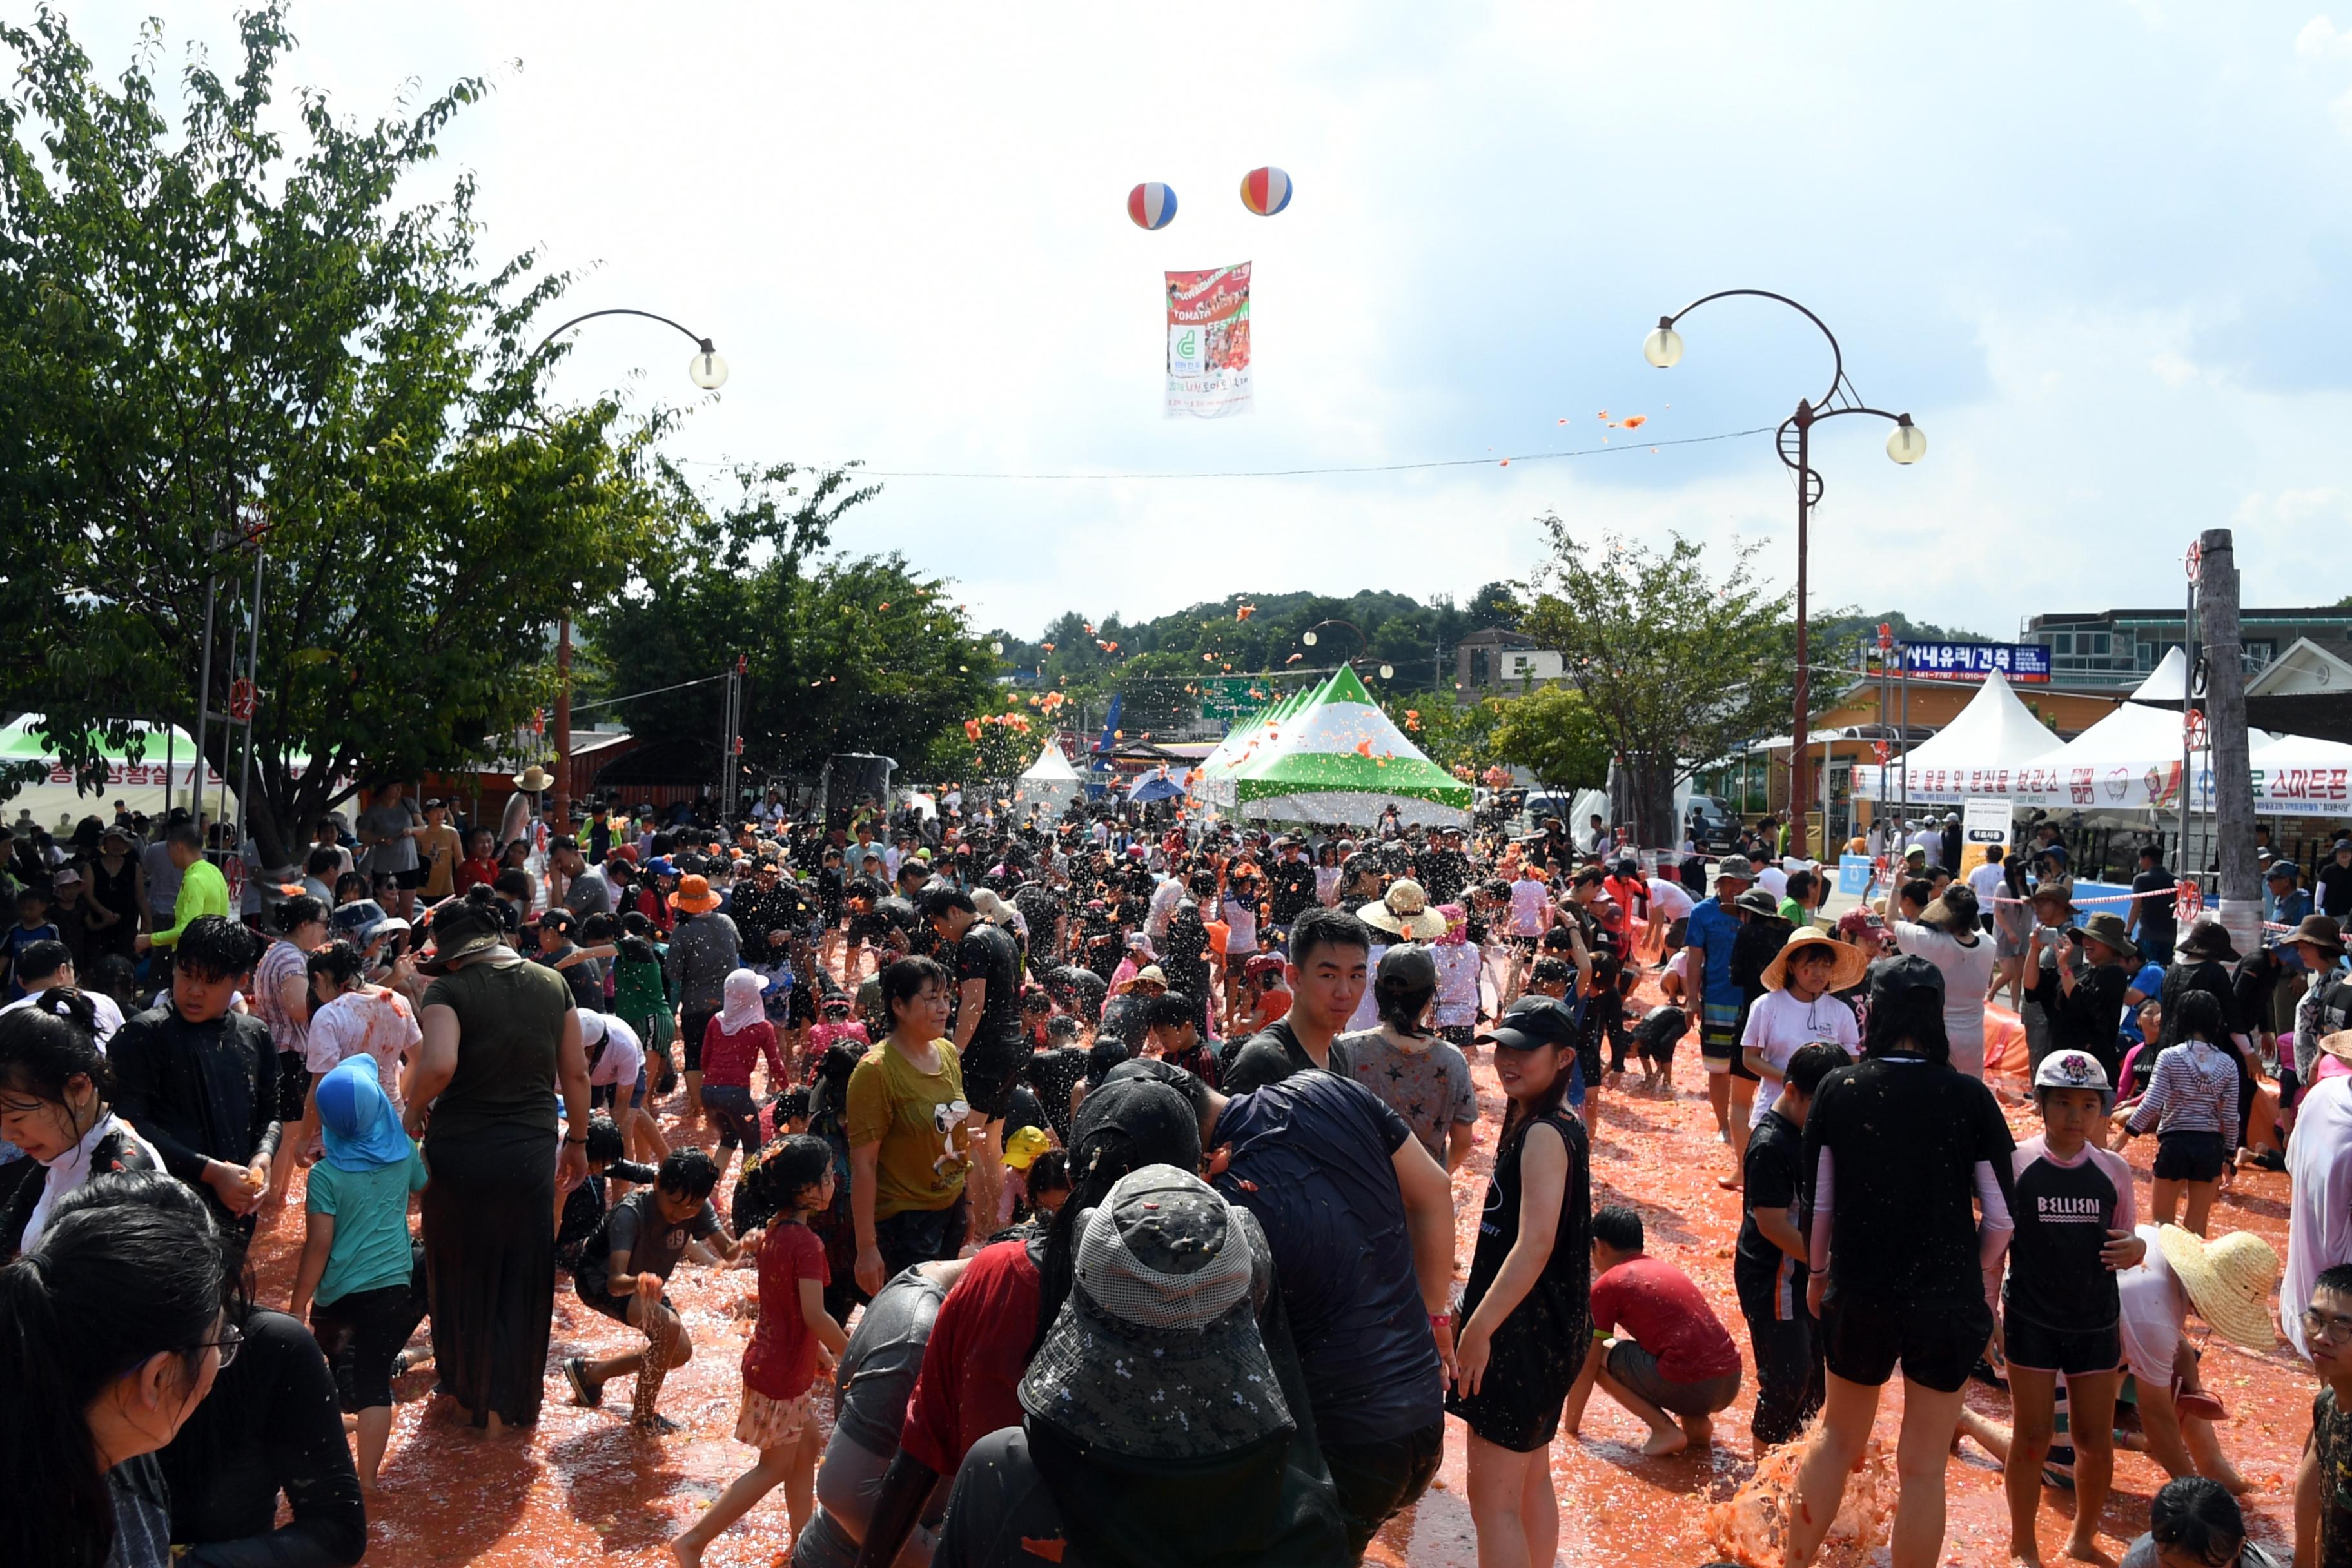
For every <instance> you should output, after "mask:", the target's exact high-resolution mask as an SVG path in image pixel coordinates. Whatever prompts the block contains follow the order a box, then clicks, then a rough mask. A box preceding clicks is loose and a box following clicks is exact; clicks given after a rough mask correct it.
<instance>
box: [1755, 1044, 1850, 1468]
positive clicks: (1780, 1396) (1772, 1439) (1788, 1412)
mask: <svg viewBox="0 0 2352 1568" xmlns="http://www.w3.org/2000/svg"><path fill="white" fill-rule="evenodd" d="M1846 1060H1847V1058H1846V1054H1845V1049H1844V1047H1842V1046H1838V1045H1834V1044H1832V1043H1830V1042H1827V1041H1816V1042H1815V1043H1813V1044H1812V1045H1810V1046H1806V1047H1801V1049H1800V1050H1799V1051H1798V1052H1797V1054H1796V1055H1795V1056H1793V1057H1791V1058H1790V1059H1789V1067H1788V1076H1787V1077H1786V1078H1784V1079H1782V1080H1781V1085H1780V1098H1779V1099H1778V1100H1774V1101H1773V1102H1772V1109H1771V1110H1769V1111H1766V1112H1765V1113H1764V1120H1763V1121H1761V1122H1759V1124H1758V1125H1757V1128H1756V1130H1755V1131H1753V1132H1750V1133H1749V1134H1748V1159H1747V1162H1746V1163H1745V1164H1744V1165H1743V1166H1742V1167H1741V1169H1742V1172H1743V1181H1742V1186H1741V1192H1740V1201H1741V1203H1742V1204H1743V1205H1745V1207H1746V1209H1747V1214H1746V1215H1745V1217H1743V1218H1742V1219H1741V1221H1740V1225H1739V1242H1738V1247H1737V1248H1736V1249H1735V1251H1734V1254H1733V1258H1732V1264H1731V1282H1732V1285H1733V1288H1734V1289H1737V1290H1738V1294H1739V1311H1740V1315H1741V1316H1742V1317H1744V1318H1746V1319H1747V1320H1748V1343H1749V1344H1751V1345H1752V1346H1754V1347H1755V1351H1756V1414H1755V1416H1754V1419H1753V1420H1752V1422H1751V1424H1750V1430H1752V1431H1753V1432H1754V1433H1755V1435H1756V1447H1757V1450H1758V1451H1759V1453H1760V1452H1762V1451H1763V1450H1764V1449H1766V1448H1769V1447H1774V1446H1776V1445H1778V1444H1781V1443H1785V1442H1788V1441H1789V1440H1790V1438H1792V1437H1794V1436H1796V1435H1797V1433H1798V1432H1799V1431H1800V1430H1801V1429H1802V1427H1803V1426H1804V1425H1805V1423H1806V1422H1807V1421H1810V1420H1811V1419H1812V1415H1813V1412H1815V1411H1817V1410H1819V1409H1820V1408H1821V1407H1822V1392H1823V1389H1824V1387H1825V1384H1824V1381H1823V1371H1824V1368H1823V1365H1822V1335H1821V1325H1820V1324H1819V1323H1818V1322H1816V1321H1814V1318H1813V1314H1812V1312H1811V1310H1810V1309H1809V1308H1808V1307H1807V1306H1806V1305H1805V1286H1806V1284H1807V1282H1808V1280H1809V1279H1810V1271H1809V1270H1808V1269H1807V1268H1806V1265H1805V1251H1806V1240H1805V1232H1806V1221H1807V1217H1808V1216H1807V1215H1806V1213H1805V1203H1804V1194H1805V1172H1804V1165H1805V1114H1806V1112H1807V1111H1809V1110H1811V1108H1812V1102H1813V1090H1815V1089H1819V1088H1820V1087H1821V1083H1822V1079H1825V1078H1827V1077H1828V1076H1829V1075H1830V1074H1831V1073H1832V1072H1835V1071H1836V1070H1837V1069H1838V1068H1842V1067H1843V1066H1844V1065H1845V1064H1846Z"/></svg>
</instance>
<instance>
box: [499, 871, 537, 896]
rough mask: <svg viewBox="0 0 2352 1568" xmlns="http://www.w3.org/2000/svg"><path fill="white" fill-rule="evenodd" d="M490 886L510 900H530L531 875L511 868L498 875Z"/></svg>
mask: <svg viewBox="0 0 2352 1568" xmlns="http://www.w3.org/2000/svg"><path fill="white" fill-rule="evenodd" d="M490 886H491V887H492V888H494V889H497V890H498V891H499V892H500V893H502V894H504V895H505V896H506V897H508V898H509V899H522V900H529V899H530V872H528V871H518V870H516V869H514V868H512V867H509V868H507V869H506V870H503V871H501V872H499V874H498V877H497V878H496V879H494V880H493V881H492V882H491V883H490Z"/></svg>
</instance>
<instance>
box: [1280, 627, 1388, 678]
mask: <svg viewBox="0 0 2352 1568" xmlns="http://www.w3.org/2000/svg"><path fill="white" fill-rule="evenodd" d="M1325 626H1345V627H1347V628H1348V629H1349V631H1351V632H1353V633H1355V634H1356V644H1357V646H1358V647H1360V648H1362V649H1363V650H1364V651H1363V652H1361V653H1360V654H1358V655H1357V656H1356V658H1370V656H1371V651H1372V639H1371V638H1370V637H1366V636H1365V635H1364V628H1363V627H1361V626H1358V625H1357V624H1356V623H1355V622H1353V621H1339V620H1331V621H1318V622H1316V623H1315V624H1314V625H1313V626H1309V627H1307V629H1306V630H1305V631H1303V632H1301V633H1299V634H1298V640H1299V641H1300V642H1301V643H1303V644H1305V645H1306V646H1307V647H1314V646H1315V645H1316V642H1317V641H1318V637H1319V634H1320V633H1321V632H1322V630H1323V628H1324V627H1325ZM1348 662H1349V664H1353V663H1354V662H1355V659H1349V661H1348ZM1395 678H1396V666H1394V665H1392V664H1383V665H1381V679H1382V680H1392V679H1395Z"/></svg>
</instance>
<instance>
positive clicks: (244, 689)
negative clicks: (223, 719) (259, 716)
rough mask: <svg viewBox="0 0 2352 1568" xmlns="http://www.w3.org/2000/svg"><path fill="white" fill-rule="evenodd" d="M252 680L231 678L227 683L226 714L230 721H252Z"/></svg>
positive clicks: (247, 722) (239, 722) (245, 722)
mask: <svg viewBox="0 0 2352 1568" xmlns="http://www.w3.org/2000/svg"><path fill="white" fill-rule="evenodd" d="M253 703H254V698H253V682H251V681H250V680H232V681H230V682H229V683H228V716H229V719H230V721H232V722H235V723H238V724H250V723H252V722H253Z"/></svg>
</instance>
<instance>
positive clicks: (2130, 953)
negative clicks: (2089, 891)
mask: <svg viewBox="0 0 2352 1568" xmlns="http://www.w3.org/2000/svg"><path fill="white" fill-rule="evenodd" d="M2066 934H2067V935H2068V936H2071V937H2073V938H2074V940H2075V941H2076V942H2097V943H2098V944H2099V945H2100V946H2101V947H2104V948H2108V949H2110V950H2112V951H2113V952H2115V954H2116V956H2117V957H2119V958H2121V959H2122V960H2124V962H2126V963H2130V962H2131V961H2132V960H2133V959H2135V958H2137V957H2138V956H2139V943H2137V942H2134V941H2132V938H2131V928H2130V927H2129V926H2127V925H2126V924H2124V917H2123V916H2121V915H2119V914H2116V912H2114V911H2113V910H2100V911H2099V912H2098V913H2097V914H2095V915H2093V916H2092V917H2091V918H2090V919H2089V920H2086V921H2084V922H2083V923H2082V924H2081V925H2078V926H2068V927H2067V928H2066Z"/></svg>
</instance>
